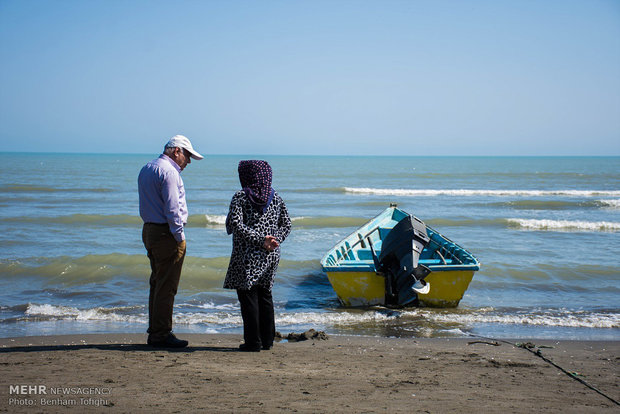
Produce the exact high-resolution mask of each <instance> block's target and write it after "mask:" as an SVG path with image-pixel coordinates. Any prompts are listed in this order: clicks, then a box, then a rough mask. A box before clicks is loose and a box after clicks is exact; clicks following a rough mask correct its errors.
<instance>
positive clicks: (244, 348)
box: [239, 344, 260, 352]
mask: <svg viewBox="0 0 620 414" xmlns="http://www.w3.org/2000/svg"><path fill="white" fill-rule="evenodd" d="M239 351H241V352H260V346H247V345H246V344H241V345H239Z"/></svg>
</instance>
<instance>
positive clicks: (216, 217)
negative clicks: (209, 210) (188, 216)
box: [205, 214, 226, 226]
mask: <svg viewBox="0 0 620 414" xmlns="http://www.w3.org/2000/svg"><path fill="white" fill-rule="evenodd" d="M205 219H206V220H207V223H208V224H217V225H219V226H224V225H226V216H224V215H220V214H205Z"/></svg>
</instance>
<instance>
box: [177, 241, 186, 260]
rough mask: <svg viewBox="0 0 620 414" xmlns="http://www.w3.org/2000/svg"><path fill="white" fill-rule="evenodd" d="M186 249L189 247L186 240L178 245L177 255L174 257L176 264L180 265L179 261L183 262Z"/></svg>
mask: <svg viewBox="0 0 620 414" xmlns="http://www.w3.org/2000/svg"><path fill="white" fill-rule="evenodd" d="M186 247H187V246H186V243H185V240H181V241H180V242H178V243H177V254H176V256H175V257H174V263H178V262H179V260H181V259H182V258H183V256H185V250H186Z"/></svg>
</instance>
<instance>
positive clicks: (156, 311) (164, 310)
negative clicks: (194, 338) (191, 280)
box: [142, 223, 185, 341]
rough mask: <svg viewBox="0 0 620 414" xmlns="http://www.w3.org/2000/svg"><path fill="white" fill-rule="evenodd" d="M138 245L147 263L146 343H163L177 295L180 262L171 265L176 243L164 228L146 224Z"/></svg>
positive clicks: (167, 229)
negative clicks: (149, 273) (149, 268)
mask: <svg viewBox="0 0 620 414" xmlns="http://www.w3.org/2000/svg"><path fill="white" fill-rule="evenodd" d="M142 241H143V242H144V247H146V251H147V255H148V257H149V261H150V262H151V278H150V280H149V284H150V292H149V329H148V330H147V332H148V333H149V339H151V340H152V341H160V340H164V339H166V337H167V336H168V334H169V333H170V332H171V331H172V308H173V306H174V296H175V295H176V294H177V288H178V287H179V279H180V278H181V268H182V267H183V259H184V258H185V256H183V257H182V258H181V260H179V261H177V262H176V263H175V261H174V259H175V257H176V254H177V241H176V240H175V238H174V237H173V236H172V233H170V229H169V227H168V225H167V224H150V223H146V224H144V226H143V227H142Z"/></svg>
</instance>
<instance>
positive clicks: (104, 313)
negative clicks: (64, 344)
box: [25, 304, 620, 333]
mask: <svg viewBox="0 0 620 414" xmlns="http://www.w3.org/2000/svg"><path fill="white" fill-rule="evenodd" d="M235 308H236V306H235ZM122 309H126V308H93V309H85V310H80V309H77V308H74V307H68V306H55V305H49V304H44V305H36V304H29V305H28V307H27V309H26V312H25V313H26V314H27V315H30V316H47V317H51V318H52V319H65V320H66V319H69V320H78V321H113V322H132V323H146V321H147V320H148V317H147V315H145V314H144V313H139V314H131V315H125V314H121V313H118V311H119V310H122ZM275 317H276V324H277V325H284V326H294V325H310V326H316V327H319V328H322V327H325V326H347V325H357V324H373V323H384V322H387V321H392V320H395V319H400V318H403V319H411V320H416V319H420V318H423V319H424V320H426V321H427V322H430V323H433V322H435V323H442V324H445V323H451V324H454V323H457V324H463V325H471V324H479V323H484V324H509V325H537V326H538V325H539V326H557V327H572V328H612V329H613V328H620V314H603V313H595V312H593V313H589V312H585V311H567V310H565V311H557V312H555V313H554V314H552V313H550V312H544V311H541V312H540V313H535V312H530V313H510V314H502V313H498V312H495V311H492V310H489V309H480V310H478V311H474V312H467V313H462V312H437V311H436V310H428V309H414V310H407V311H401V312H398V311H395V312H377V311H365V312H362V311H360V312H348V311H343V312H298V313H295V312H284V313H279V312H278V313H276V315H275ZM174 323H175V324H188V325H194V324H206V325H209V328H208V329H207V332H212V333H216V332H218V331H217V329H218V328H226V327H229V328H230V327H242V326H243V320H242V318H241V315H240V314H239V311H238V310H237V309H235V310H234V311H232V312H224V311H218V312H175V313H174ZM451 329H457V330H458V329H460V328H458V327H451Z"/></svg>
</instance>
